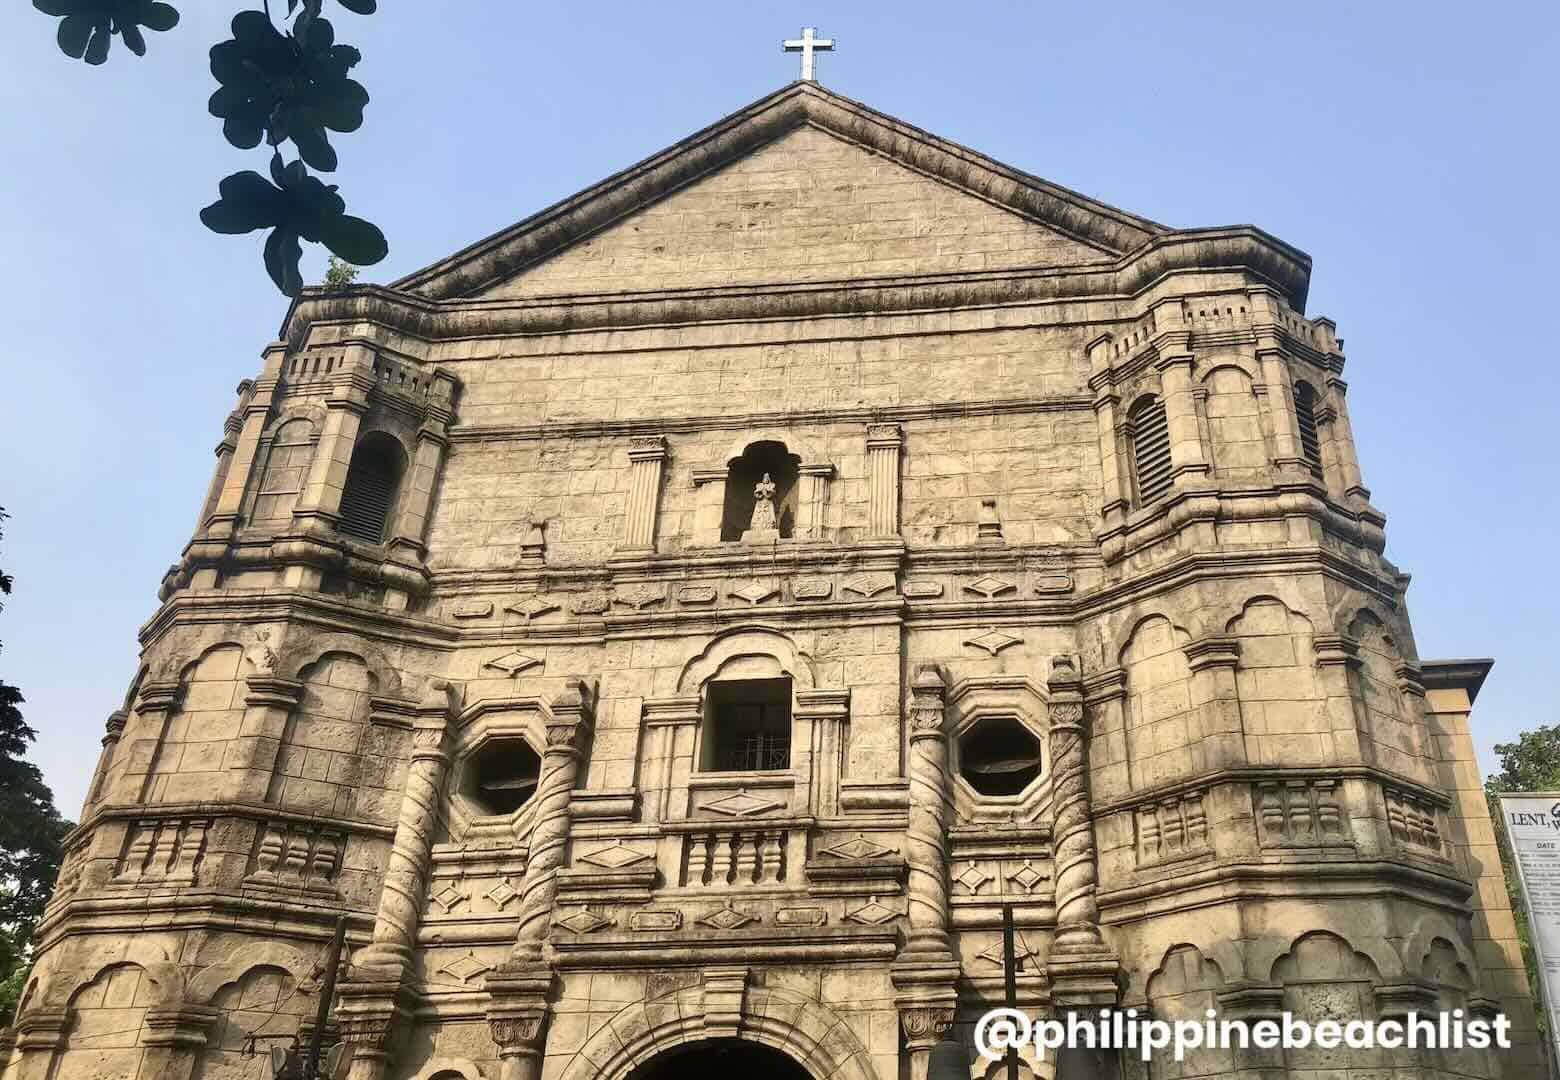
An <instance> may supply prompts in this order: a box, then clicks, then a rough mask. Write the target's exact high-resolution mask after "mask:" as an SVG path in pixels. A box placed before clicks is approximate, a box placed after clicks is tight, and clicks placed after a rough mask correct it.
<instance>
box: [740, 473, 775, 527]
mask: <svg viewBox="0 0 1560 1080" xmlns="http://www.w3.org/2000/svg"><path fill="white" fill-rule="evenodd" d="M779 539H780V524H779V521H778V519H777V518H776V516H775V482H774V481H773V480H771V479H770V477H769V474H768V473H765V474H764V478H763V479H762V480H760V481H759V482H758V483H756V484H754V485H753V517H752V519H751V520H750V521H749V522H748V527H747V529H746V531H744V532H743V534H742V542H743V543H744V544H772V543H774V542H775V541H777V540H779Z"/></svg>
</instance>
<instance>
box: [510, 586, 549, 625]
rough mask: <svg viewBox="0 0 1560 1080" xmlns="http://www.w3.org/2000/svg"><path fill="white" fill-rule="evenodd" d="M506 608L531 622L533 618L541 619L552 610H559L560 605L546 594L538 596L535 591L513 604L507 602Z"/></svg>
mask: <svg viewBox="0 0 1560 1080" xmlns="http://www.w3.org/2000/svg"><path fill="white" fill-rule="evenodd" d="M504 610H505V611H508V612H510V613H512V614H515V615H519V616H521V617H522V618H524V619H525V621H526V623H527V624H529V623H531V621H532V620H534V619H539V618H541V617H542V616H543V615H546V614H547V613H548V612H550V611H557V610H558V605H557V603H556V602H554V601H552V600H549V599H547V598H546V597H545V596H537V595H536V594H534V593H533V594H532V595H530V596H528V597H526V598H525V599H524V600H517V601H516V602H514V603H512V604H505V605H504Z"/></svg>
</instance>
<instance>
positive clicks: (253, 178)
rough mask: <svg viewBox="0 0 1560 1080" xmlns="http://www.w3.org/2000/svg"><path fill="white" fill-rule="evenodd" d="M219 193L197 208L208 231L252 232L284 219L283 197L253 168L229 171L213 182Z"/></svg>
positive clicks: (284, 201)
mask: <svg viewBox="0 0 1560 1080" xmlns="http://www.w3.org/2000/svg"><path fill="white" fill-rule="evenodd" d="M217 191H218V193H219V194H220V195H221V198H219V199H218V200H217V201H216V202H214V203H212V204H211V205H210V206H208V207H206V208H205V209H204V210H202V211H201V212H200V220H201V221H202V222H203V223H204V224H205V226H206V228H208V229H210V230H211V231H212V232H219V233H227V234H236V233H246V232H253V231H254V230H256V229H264V228H267V227H269V226H272V225H280V224H281V223H282V222H284V221H286V220H287V211H288V208H287V199H286V197H285V195H284V194H283V193H282V192H281V191H280V190H278V189H277V188H276V187H275V186H274V185H272V184H270V183H267V181H266V179H265V177H263V176H261V175H260V174H259V173H257V172H250V171H248V170H245V171H244V172H238V173H233V174H232V175H231V176H225V177H223V178H222V182H221V183H219V184H218V185H217Z"/></svg>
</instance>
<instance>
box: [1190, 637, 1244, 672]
mask: <svg viewBox="0 0 1560 1080" xmlns="http://www.w3.org/2000/svg"><path fill="white" fill-rule="evenodd" d="M1185 652H1186V661H1187V666H1188V667H1190V668H1191V669H1192V670H1193V671H1201V670H1203V669H1204V668H1214V667H1226V668H1233V667H1235V665H1236V664H1238V663H1239V662H1240V640H1239V639H1238V638H1233V637H1228V636H1225V635H1223V634H1210V635H1208V636H1207V637H1204V638H1198V639H1197V640H1196V641H1193V642H1191V643H1189V644H1188V645H1187V646H1186V649H1185Z"/></svg>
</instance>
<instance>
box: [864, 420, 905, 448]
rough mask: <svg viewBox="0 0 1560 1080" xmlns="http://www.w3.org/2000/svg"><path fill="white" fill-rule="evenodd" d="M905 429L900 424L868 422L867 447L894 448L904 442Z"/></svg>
mask: <svg viewBox="0 0 1560 1080" xmlns="http://www.w3.org/2000/svg"><path fill="white" fill-rule="evenodd" d="M904 439H905V436H904V430H903V429H902V428H900V426H899V425H898V424H868V425H867V449H869V450H875V449H884V450H887V449H893V448H897V447H899V446H901V445H902V444H903V443H904Z"/></svg>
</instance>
